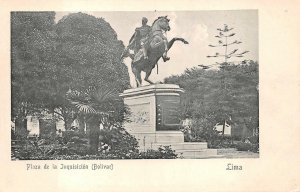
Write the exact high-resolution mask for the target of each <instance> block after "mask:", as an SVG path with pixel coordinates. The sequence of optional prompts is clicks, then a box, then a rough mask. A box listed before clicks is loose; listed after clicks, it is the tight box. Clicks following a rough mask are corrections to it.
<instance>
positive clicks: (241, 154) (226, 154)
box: [218, 148, 259, 159]
mask: <svg viewBox="0 0 300 192" xmlns="http://www.w3.org/2000/svg"><path fill="white" fill-rule="evenodd" d="M218 155H221V156H222V157H221V158H229V159H234V158H259V153H254V152H251V151H237V150H236V149H232V148H229V149H218Z"/></svg>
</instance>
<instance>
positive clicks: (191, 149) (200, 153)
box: [146, 142, 220, 159]
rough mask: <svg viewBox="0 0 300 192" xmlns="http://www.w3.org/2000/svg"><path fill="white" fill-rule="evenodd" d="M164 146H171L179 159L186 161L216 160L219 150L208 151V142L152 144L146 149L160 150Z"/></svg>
mask: <svg viewBox="0 0 300 192" xmlns="http://www.w3.org/2000/svg"><path fill="white" fill-rule="evenodd" d="M162 146H170V147H171V149H172V150H175V153H176V154H177V155H178V158H184V159H198V158H199V159H200V158H201V159H202V158H216V157H220V156H218V155H217V152H218V151H217V149H208V148H207V143H206V142H184V143H168V142H160V143H152V146H147V147H146V148H148V149H149V148H151V149H158V148H159V147H162Z"/></svg>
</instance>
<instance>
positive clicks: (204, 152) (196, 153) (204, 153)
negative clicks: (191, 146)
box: [175, 149, 219, 159]
mask: <svg viewBox="0 0 300 192" xmlns="http://www.w3.org/2000/svg"><path fill="white" fill-rule="evenodd" d="M175 153H176V154H177V155H178V158H184V159H202V158H215V157H219V156H218V155H217V149H200V150H175Z"/></svg>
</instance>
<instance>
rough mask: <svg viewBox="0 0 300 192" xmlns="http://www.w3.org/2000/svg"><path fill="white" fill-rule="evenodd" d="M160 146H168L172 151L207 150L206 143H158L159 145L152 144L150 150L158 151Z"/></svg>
mask: <svg viewBox="0 0 300 192" xmlns="http://www.w3.org/2000/svg"><path fill="white" fill-rule="evenodd" d="M160 146H170V147H171V148H172V150H198V149H207V143H206V142H182V143H169V142H159V143H152V149H158V148H159V147H160Z"/></svg>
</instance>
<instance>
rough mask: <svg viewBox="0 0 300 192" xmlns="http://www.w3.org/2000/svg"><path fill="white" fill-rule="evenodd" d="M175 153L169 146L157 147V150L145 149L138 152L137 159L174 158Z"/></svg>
mask: <svg viewBox="0 0 300 192" xmlns="http://www.w3.org/2000/svg"><path fill="white" fill-rule="evenodd" d="M176 158H177V154H175V151H174V150H172V149H171V147H170V146H163V147H159V148H158V150H152V149H151V150H147V151H146V152H141V153H140V154H139V159H176Z"/></svg>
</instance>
